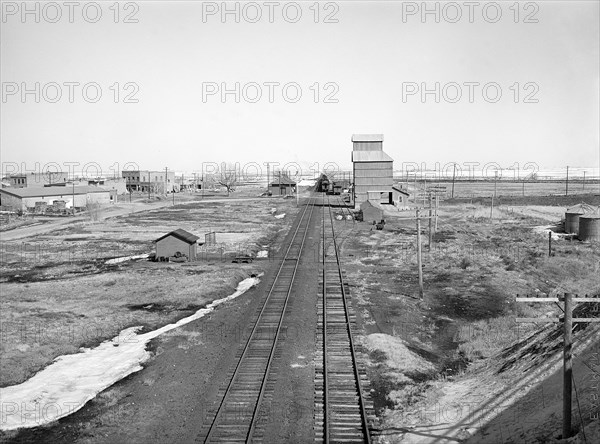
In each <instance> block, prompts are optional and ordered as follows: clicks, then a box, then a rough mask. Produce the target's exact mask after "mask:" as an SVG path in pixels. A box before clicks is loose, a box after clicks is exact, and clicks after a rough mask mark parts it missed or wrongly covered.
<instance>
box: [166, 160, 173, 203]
mask: <svg viewBox="0 0 600 444" xmlns="http://www.w3.org/2000/svg"><path fill="white" fill-rule="evenodd" d="M168 183H169V181H168V180H167V167H165V197H167V187H168ZM171 192H173V190H171Z"/></svg>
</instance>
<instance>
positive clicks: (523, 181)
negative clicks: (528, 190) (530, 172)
mask: <svg viewBox="0 0 600 444" xmlns="http://www.w3.org/2000/svg"><path fill="white" fill-rule="evenodd" d="M523 197H525V178H523Z"/></svg>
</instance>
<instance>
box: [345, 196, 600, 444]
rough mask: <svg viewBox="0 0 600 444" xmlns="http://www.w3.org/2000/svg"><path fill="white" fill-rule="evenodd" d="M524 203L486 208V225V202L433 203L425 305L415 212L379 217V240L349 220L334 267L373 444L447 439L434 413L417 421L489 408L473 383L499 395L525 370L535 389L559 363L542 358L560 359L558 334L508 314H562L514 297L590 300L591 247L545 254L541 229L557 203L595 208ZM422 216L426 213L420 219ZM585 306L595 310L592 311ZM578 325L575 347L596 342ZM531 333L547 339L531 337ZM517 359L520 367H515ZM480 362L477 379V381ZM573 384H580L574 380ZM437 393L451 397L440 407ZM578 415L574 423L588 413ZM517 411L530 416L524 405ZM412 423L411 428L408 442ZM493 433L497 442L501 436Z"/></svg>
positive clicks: (594, 290) (594, 200)
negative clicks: (344, 297) (353, 335)
mask: <svg viewBox="0 0 600 444" xmlns="http://www.w3.org/2000/svg"><path fill="white" fill-rule="evenodd" d="M530 199H531V200H532V201H533V203H530V204H527V202H526V200H522V201H521V200H519V202H518V203H516V201H515V200H514V199H512V200H511V199H504V200H503V199H500V200H501V201H503V202H509V203H508V204H506V203H504V204H500V205H499V206H498V207H496V208H495V209H494V213H493V219H490V205H489V199H488V202H486V201H485V200H482V199H475V200H473V202H472V203H471V201H470V199H467V200H461V199H455V200H454V201H446V202H443V203H441V205H440V208H439V220H438V229H437V231H436V232H435V234H434V235H433V237H432V239H433V242H432V245H431V249H429V248H428V234H427V233H428V227H429V224H428V220H427V219H424V220H423V221H422V225H421V226H422V230H423V233H424V234H423V236H422V245H423V280H424V298H423V300H421V299H420V298H419V286H418V271H417V260H416V257H417V255H416V251H417V249H416V223H415V219H414V215H415V213H414V211H396V212H394V211H388V212H386V214H385V219H386V224H385V227H384V229H383V230H381V231H380V230H376V228H375V227H374V226H373V225H370V224H368V223H365V222H362V223H356V224H355V226H354V228H353V229H352V231H353V232H352V234H351V235H348V236H347V237H346V240H345V242H344V244H343V265H344V268H345V270H346V272H347V273H348V282H349V285H350V289H351V290H350V291H351V294H352V297H353V302H354V304H355V307H356V309H357V314H358V319H359V324H360V325H361V328H360V329H361V330H362V332H363V335H364V336H362V338H361V341H362V344H363V346H364V347H365V350H366V352H367V353H368V356H369V361H370V364H369V370H368V374H369V379H370V381H371V388H372V395H373V398H374V405H375V409H376V412H377V415H378V417H379V418H380V420H381V425H382V429H381V431H380V433H381V435H380V436H379V437H378V441H377V442H380V443H396V442H434V441H435V436H436V435H439V436H442V435H444V436H445V437H446V438H447V437H449V436H450V433H451V430H445V429H446V428H451V426H450V425H448V424H451V423H452V421H446V420H444V418H443V417H440V416H439V414H437V415H436V414H433V413H432V414H430V415H429V416H427V414H429V413H430V412H435V411H436V409H439V408H440V402H442V401H440V400H441V399H444V402H448V403H455V404H459V405H461V403H465V402H467V400H468V402H472V403H473V405H474V406H477V407H478V408H479V406H480V405H484V403H485V402H487V401H485V400H487V399H488V398H487V397H486V396H488V395H489V394H491V393H496V392H495V391H493V390H491V389H490V386H488V385H484V386H482V385H481V384H479V385H478V384H477V383H476V381H477V380H478V379H477V378H482V379H481V380H486V381H488V383H489V384H491V386H494V387H496V388H498V390H500V387H504V385H503V384H506V387H505V388H504V390H505V391H506V392H507V393H508V392H509V388H510V386H511V385H515V387H516V385H518V384H517V382H516V381H518V380H519V378H521V376H519V375H520V373H519V371H523V370H522V368H523V366H526V365H530V366H531V367H532V370H531V372H532V373H531V374H532V375H537V376H536V377H539V378H540V380H542V377H541V376H539V375H540V374H541V373H540V374H538V373H537V371H538V370H540V369H542V365H541V364H542V363H544V364H548V365H550V363H551V362H554V360H555V361H556V362H557V363H561V362H562V361H561V359H562V358H560V357H558V358H556V359H555V357H553V358H552V360H551V358H550V355H551V354H552V353H558V352H560V350H561V342H560V328H559V327H557V326H551V325H549V326H548V327H547V328H544V327H543V326H540V325H536V324H531V323H529V324H518V323H516V322H515V318H516V317H539V316H558V315H559V314H560V312H561V311H560V308H559V307H557V306H556V305H555V304H525V303H519V304H517V303H516V302H515V298H516V296H517V295H518V294H519V295H525V294H529V295H549V296H556V295H559V294H562V293H565V292H571V293H574V294H580V295H586V294H588V295H599V294H600V281H599V280H598V272H599V270H600V248H599V247H598V245H597V244H590V243H583V242H579V241H577V240H570V239H569V238H566V237H562V236H553V242H552V256H549V255H548V234H547V233H548V232H547V231H545V229H544V227H548V226H551V227H556V228H554V229H555V230H556V231H557V232H559V231H560V222H561V218H562V217H563V216H564V211H565V209H566V208H567V206H570V205H573V204H575V203H578V202H580V201H581V200H585V201H586V202H588V203H590V204H593V205H596V206H597V205H598V204H600V198H598V197H597V196H596V197H594V196H589V195H588V196H583V197H582V196H576V197H572V198H570V200H569V199H565V200H564V201H562V200H561V203H562V204H563V205H552V204H551V202H549V201H543V199H542V198H539V197H534V198H530ZM536 201H541V202H542V205H536V204H535V202H536ZM421 214H422V215H425V216H426V211H422V212H421ZM342 223H343V222H340V224H342ZM432 225H434V226H435V223H433V224H432ZM589 305H591V306H592V307H591V310H596V311H597V310H598V308H599V307H598V305H600V304H589ZM580 309H581V308H578V309H577V310H580ZM588 315H590V314H588ZM592 315H593V314H592ZM584 316H585V315H584ZM585 328H586V326H581V331H582V333H581V335H582V336H581V340H580V339H578V340H577V341H581V343H586V342H585V341H588V342H589V340H591V338H593V337H594V335H597V334H598V332H597V328H596V327H594V325H593V324H590V326H589V329H588V330H587V331H585V332H584V330H585ZM557 329H558V330H557ZM593 332H595V333H593ZM531 335H533V336H532V337H530V336H531ZM540 335H541V336H543V337H544V338H546V339H544V340H541V339H540ZM578 343H579V342H578ZM515 344H517V345H515ZM540 344H543V346H542V345H540ZM511 350H512V351H511ZM581 353H583V351H582V352H581ZM519 354H521V355H526V358H524V359H519V358H517V357H516V356H519ZM553 356H554V355H553ZM482 363H484V365H485V367H486V368H485V371H482V373H478V370H477V369H478V367H481V365H482ZM507 369H510V371H509V370H507ZM518 369H521V370H518ZM540 371H541V370H540ZM499 373H502V375H501V376H498V374H499ZM585 374H586V373H585V368H582V369H579V373H578V375H579V376H578V378H582V377H583V376H584V375H585ZM555 379H557V380H559V378H555ZM552 381H554V379H552ZM577 383H578V384H580V385H584V384H585V383H586V382H585V380H581V379H579V380H578V382H577ZM460 384H463V385H464V386H465V387H466V386H467V385H468V387H469V390H470V389H472V388H473V387H478V389H477V390H478V391H477V390H475V389H473V390H472V393H471V392H469V393H470V394H469V396H470V397H469V398H467V394H466V393H467V389H466V388H465V389H464V390H461V387H460ZM552 384H554V383H552ZM557 384H558V383H557ZM546 389H547V390H560V388H559V387H552V388H548V387H547V388H546ZM521 390H524V388H521ZM444 393H455V394H457V395H456V396H455V397H454V398H452V399H451V400H450V397H446V398H447V399H446V398H444V397H443V396H444ZM459 395H460V396H465V398H460V397H459ZM477 396H479V398H477ZM538 401H539V400H538ZM554 401H556V404H554ZM559 401H560V399H557V400H553V401H552V405H551V406H550V402H549V401H548V402H549V405H548V409H556V410H557V412H560V402H559ZM511 402H512V401H511ZM442 407H443V405H442ZM515 408H516V407H515ZM519 408H520V405H519ZM582 408H583V407H582ZM585 408H586V409H587V410H586V411H585V412H583V413H582V414H584V415H585V414H588V413H589V410H590V406H589V405H587V406H586V407H585ZM481 411H482V412H486V411H487V410H486V409H482V410H481ZM415 412H416V413H415ZM423 412H426V413H425V416H427V417H426V418H425V419H424V415H423ZM482 414H483V413H482ZM523 414H526V415H535V414H537V412H536V411H535V410H533V409H530V406H527V411H526V412H524V413H523ZM461 419H463V418H461ZM465 421H466V420H465ZM409 426H410V427H409ZM413 426H414V427H416V428H417V429H418V430H415V434H414V435H411V432H410V430H409V429H410V428H412V427H413ZM432 427H434V428H435V427H437V428H438V429H439V430H440V432H439V433H437V432H436V433H435V434H434V435H431V440H428V439H424V438H423V436H425V435H422V433H428V430H429V429H431V428H432ZM442 430H443V431H442ZM548 430H549V429H548V428H546V430H543V427H541V428H540V427H538V428H537V429H536V431H534V430H533V429H532V430H529V431H527V433H528V434H529V438H531V439H533V438H534V437H535V436H542V435H543V434H544V433H549V432H548ZM503 431H504V433H505V437H506V429H503ZM455 432H458V429H457V430H456V431H455ZM494 433H500V432H498V431H495V432H494ZM511 433H512V432H511ZM467 436H468V434H467V435H465V436H458V435H455V437H457V438H461V439H465V438H466V437H467ZM493 436H495V438H494V439H498V440H501V439H500V436H496V435H493ZM510 436H513V435H510ZM544 436H545V435H544ZM517 441H518V440H517ZM490 442H493V441H490Z"/></svg>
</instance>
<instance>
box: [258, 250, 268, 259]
mask: <svg viewBox="0 0 600 444" xmlns="http://www.w3.org/2000/svg"><path fill="white" fill-rule="evenodd" d="M256 257H257V258H265V257H269V252H268V251H267V250H262V251H259V252H258V253H256Z"/></svg>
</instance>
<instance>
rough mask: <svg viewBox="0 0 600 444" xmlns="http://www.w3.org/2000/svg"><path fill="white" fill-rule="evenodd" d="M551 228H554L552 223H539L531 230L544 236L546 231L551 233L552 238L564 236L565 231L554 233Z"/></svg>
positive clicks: (546, 233)
mask: <svg viewBox="0 0 600 444" xmlns="http://www.w3.org/2000/svg"><path fill="white" fill-rule="evenodd" d="M552 228H555V227H554V225H540V226H538V227H533V231H534V233H538V234H543V235H544V236H546V237H548V233H552V239H553V240H555V239H560V238H561V237H564V236H566V233H555V232H554V231H552Z"/></svg>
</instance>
